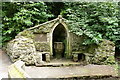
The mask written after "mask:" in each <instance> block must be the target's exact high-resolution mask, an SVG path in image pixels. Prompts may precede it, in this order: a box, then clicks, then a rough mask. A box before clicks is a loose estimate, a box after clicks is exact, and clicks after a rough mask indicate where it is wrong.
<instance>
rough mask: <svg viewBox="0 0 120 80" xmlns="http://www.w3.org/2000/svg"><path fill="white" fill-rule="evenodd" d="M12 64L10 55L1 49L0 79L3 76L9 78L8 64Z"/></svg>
mask: <svg viewBox="0 0 120 80" xmlns="http://www.w3.org/2000/svg"><path fill="white" fill-rule="evenodd" d="M11 64H12V62H11V61H10V59H9V57H8V55H7V54H6V53H5V52H3V51H2V50H1V49H0V80H1V79H2V78H8V66H10V65H11Z"/></svg>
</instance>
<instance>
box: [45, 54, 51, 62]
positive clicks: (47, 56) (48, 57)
mask: <svg viewBox="0 0 120 80" xmlns="http://www.w3.org/2000/svg"><path fill="white" fill-rule="evenodd" d="M46 62H50V54H46Z"/></svg>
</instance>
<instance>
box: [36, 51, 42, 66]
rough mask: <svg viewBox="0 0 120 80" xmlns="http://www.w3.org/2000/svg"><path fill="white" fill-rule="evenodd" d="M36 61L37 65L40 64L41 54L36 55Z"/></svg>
mask: <svg viewBox="0 0 120 80" xmlns="http://www.w3.org/2000/svg"><path fill="white" fill-rule="evenodd" d="M36 61H37V63H38V64H40V63H41V62H42V53H38V54H37V58H36Z"/></svg>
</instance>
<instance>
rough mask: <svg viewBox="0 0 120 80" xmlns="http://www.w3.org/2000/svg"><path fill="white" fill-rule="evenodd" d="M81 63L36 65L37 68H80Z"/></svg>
mask: <svg viewBox="0 0 120 80" xmlns="http://www.w3.org/2000/svg"><path fill="white" fill-rule="evenodd" d="M80 65H83V64H81V63H45V64H36V66H37V67H61V66H80Z"/></svg>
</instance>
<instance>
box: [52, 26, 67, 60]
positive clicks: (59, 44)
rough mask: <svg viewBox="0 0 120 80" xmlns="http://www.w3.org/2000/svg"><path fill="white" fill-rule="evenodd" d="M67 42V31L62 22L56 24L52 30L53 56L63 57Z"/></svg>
mask: <svg viewBox="0 0 120 80" xmlns="http://www.w3.org/2000/svg"><path fill="white" fill-rule="evenodd" d="M66 43H67V32H66V29H65V27H64V26H63V25H62V24H59V25H57V26H56V28H55V29H54V31H53V57H54V58H58V59H59V58H64V57H65V50H66Z"/></svg>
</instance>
